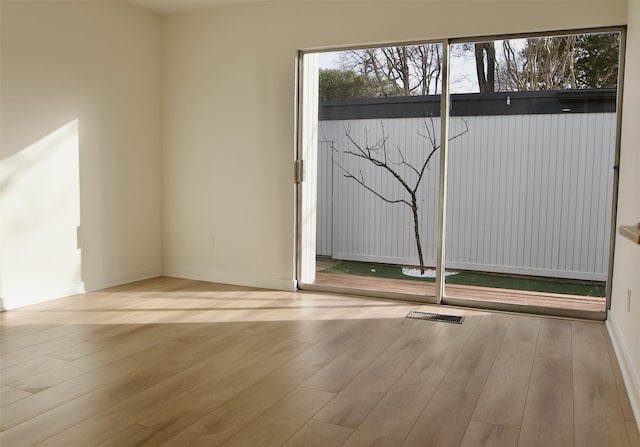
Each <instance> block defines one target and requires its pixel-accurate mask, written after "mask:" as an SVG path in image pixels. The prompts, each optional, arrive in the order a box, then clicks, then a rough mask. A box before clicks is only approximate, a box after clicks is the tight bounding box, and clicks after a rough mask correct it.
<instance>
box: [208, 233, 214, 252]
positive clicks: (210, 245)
mask: <svg viewBox="0 0 640 447" xmlns="http://www.w3.org/2000/svg"><path fill="white" fill-rule="evenodd" d="M207 247H209V250H213V236H209V237H208V238H207Z"/></svg>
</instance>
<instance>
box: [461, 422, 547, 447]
mask: <svg viewBox="0 0 640 447" xmlns="http://www.w3.org/2000/svg"><path fill="white" fill-rule="evenodd" d="M518 434H519V430H518V429H517V428H513V427H504V426H501V425H493V424H487V423H484V422H478V421H471V422H470V423H469V427H468V428H467V431H466V433H465V434H464V438H463V439H462V444H460V447H516V446H517V445H518ZM538 445H540V446H543V445H545V444H538ZM545 446H546V445H545Z"/></svg>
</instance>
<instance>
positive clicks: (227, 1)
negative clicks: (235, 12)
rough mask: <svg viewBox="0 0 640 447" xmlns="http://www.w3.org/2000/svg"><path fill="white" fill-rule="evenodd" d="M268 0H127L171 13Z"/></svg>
mask: <svg viewBox="0 0 640 447" xmlns="http://www.w3.org/2000/svg"><path fill="white" fill-rule="evenodd" d="M265 1H270V0H129V2H131V3H134V4H136V5H139V6H142V7H143V8H145V9H148V10H150V11H153V12H156V13H158V14H173V13H178V12H184V11H196V10H201V9H209V8H216V7H220V6H229V5H240V4H243V3H260V2H265Z"/></svg>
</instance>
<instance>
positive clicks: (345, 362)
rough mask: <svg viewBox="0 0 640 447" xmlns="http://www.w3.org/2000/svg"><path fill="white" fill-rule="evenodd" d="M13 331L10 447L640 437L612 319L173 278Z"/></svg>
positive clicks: (11, 319) (70, 303) (5, 318)
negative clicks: (447, 317) (432, 317)
mask: <svg viewBox="0 0 640 447" xmlns="http://www.w3.org/2000/svg"><path fill="white" fill-rule="evenodd" d="M434 309H436V310H437V311H440V312H447V313H451V314H458V315H464V316H465V320H464V323H463V324H461V325H456V324H447V323H437V322H428V321H420V320H413V319H406V318H404V317H405V315H406V314H407V313H408V312H409V311H411V310H421V311H431V310H434ZM0 337H1V340H2V342H1V348H2V350H1V376H0V379H1V382H0V402H1V408H0V430H1V432H0V445H1V446H12V447H22V446H34V445H37V446H82V447H88V446H95V445H100V446H142V445H144V446H160V445H162V446H218V445H224V446H280V445H284V446H322V447H331V446H342V445H344V446H371V445H376V446H436V447H446V446H465V447H467V446H472V447H479V446H562V447H566V446H578V447H589V446H598V447H603V446H607V447H615V446H629V447H638V446H640V436H639V435H638V429H637V426H636V424H635V422H634V419H633V415H632V412H631V408H630V404H629V401H628V398H627V395H626V393H625V390H624V385H623V382H622V378H621V374H620V371H619V369H618V365H617V363H616V360H615V356H614V353H613V349H612V346H611V344H610V341H609V338H608V336H607V332H606V328H605V326H604V325H603V324H601V323H594V322H582V321H570V320H562V319H552V318H542V317H533V316H523V315H515V314H504V313H490V312H484V311H473V310H462V309H454V308H442V307H440V308H436V307H433V306H426V305H424V306H423V305H418V304H415V303H405V302H399V301H384V300H375V299H367V298H361V297H347V296H341V295H330V294H321V293H309V292H299V293H288V292H278V291H269V290H260V289H251V288H246V287H238V286H228V285H220V284H212V283H204V282H197V281H189V280H181V279H173V278H157V279H153V280H148V281H142V282H138V283H134V284H130V285H126V286H121V287H116V288H111V289H107V290H102V291H98V292H94V293H87V294H84V295H78V296H74V297H69V298H64V299H60V300H56V301H52V302H48V303H45V304H40V305H35V306H30V307H27V308H23V309H20V310H15V311H10V312H4V313H2V314H1V315H0Z"/></svg>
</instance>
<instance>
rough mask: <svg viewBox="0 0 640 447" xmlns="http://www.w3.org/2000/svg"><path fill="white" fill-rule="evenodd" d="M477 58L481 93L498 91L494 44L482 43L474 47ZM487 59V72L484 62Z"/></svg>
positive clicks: (477, 74) (477, 73)
mask: <svg viewBox="0 0 640 447" xmlns="http://www.w3.org/2000/svg"><path fill="white" fill-rule="evenodd" d="M474 53H475V58H476V76H477V77H478V87H479V88H480V93H485V92H494V91H495V90H496V82H495V72H496V49H495V47H494V46H493V42H481V43H476V44H475V45H474ZM485 54H486V57H487V68H486V71H485V66H484V60H485Z"/></svg>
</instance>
